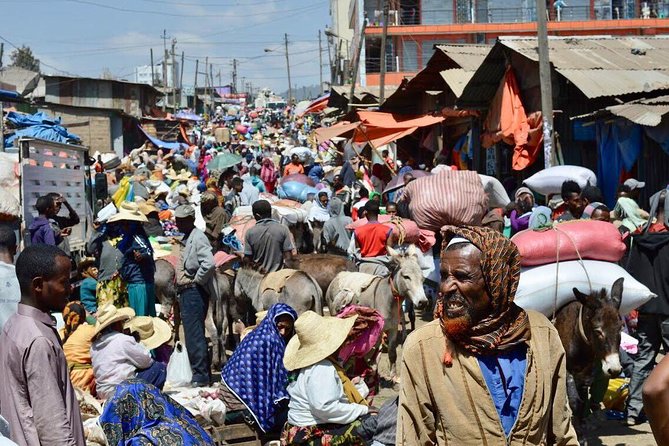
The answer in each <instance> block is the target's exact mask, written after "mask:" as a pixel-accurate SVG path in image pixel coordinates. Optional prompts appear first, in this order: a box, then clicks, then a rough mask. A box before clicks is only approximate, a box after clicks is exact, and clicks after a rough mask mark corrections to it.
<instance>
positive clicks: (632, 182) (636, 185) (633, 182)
mask: <svg viewBox="0 0 669 446" xmlns="http://www.w3.org/2000/svg"><path fill="white" fill-rule="evenodd" d="M623 184H624V185H625V186H627V187H629V188H630V189H632V190H634V189H643V188H644V187H645V186H646V183H644V182H643V181H639V180H637V179H635V178H630V179H629V180H625V182H624V183H623Z"/></svg>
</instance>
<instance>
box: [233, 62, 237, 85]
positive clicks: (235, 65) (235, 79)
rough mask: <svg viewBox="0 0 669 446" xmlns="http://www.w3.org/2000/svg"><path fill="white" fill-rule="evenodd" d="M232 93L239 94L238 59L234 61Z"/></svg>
mask: <svg viewBox="0 0 669 446" xmlns="http://www.w3.org/2000/svg"><path fill="white" fill-rule="evenodd" d="M232 91H233V93H237V59H232Z"/></svg>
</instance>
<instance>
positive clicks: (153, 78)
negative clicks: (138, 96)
mask: <svg viewBox="0 0 669 446" xmlns="http://www.w3.org/2000/svg"><path fill="white" fill-rule="evenodd" d="M155 85H156V75H155V73H154V72H153V48H151V86H152V87H154V86H155Z"/></svg>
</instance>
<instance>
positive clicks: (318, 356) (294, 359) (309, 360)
mask: <svg viewBox="0 0 669 446" xmlns="http://www.w3.org/2000/svg"><path fill="white" fill-rule="evenodd" d="M357 317H358V316H357V315H356V316H353V317H349V318H346V319H340V318H336V317H324V316H321V315H319V314H317V313H314V312H313V311H306V312H304V313H302V315H301V316H300V317H298V318H297V321H295V336H293V337H292V338H291V340H290V341H289V342H288V345H287V346H286V352H285V353H284V356H283V365H284V366H285V367H286V370H288V371H292V370H297V369H303V368H305V367H309V366H310V365H314V364H316V363H317V362H319V361H322V360H323V359H325V358H327V357H328V356H330V355H332V354H333V353H334V352H336V351H337V349H339V347H341V346H342V344H344V341H346V338H347V337H348V335H349V333H350V332H351V329H352V328H353V324H354V323H355V320H356V319H357Z"/></svg>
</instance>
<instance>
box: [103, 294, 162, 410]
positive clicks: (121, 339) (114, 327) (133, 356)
mask: <svg viewBox="0 0 669 446" xmlns="http://www.w3.org/2000/svg"><path fill="white" fill-rule="evenodd" d="M133 317H135V312H134V311H133V310H132V308H120V309H117V308H116V307H114V306H113V305H107V306H105V307H102V308H101V309H100V310H99V311H98V322H97V324H95V338H94V339H93V345H92V346H91V359H92V363H93V372H94V373H95V381H96V390H97V393H98V398H100V399H107V398H109V397H110V396H111V395H112V394H113V393H114V389H115V388H116V386H118V385H119V384H120V383H122V382H123V381H125V380H127V379H130V378H135V377H137V378H139V379H141V380H143V381H146V382H148V383H150V384H153V385H155V386H156V387H158V388H161V389H162V387H163V385H165V376H166V367H165V364H162V363H160V362H157V361H154V360H153V359H151V355H150V354H149V351H148V350H147V349H146V347H144V346H143V345H141V344H139V343H138V342H137V341H136V340H135V338H134V337H132V336H128V335H126V334H124V327H123V324H124V323H126V322H128V321H129V320H130V319H132V318H133Z"/></svg>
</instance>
